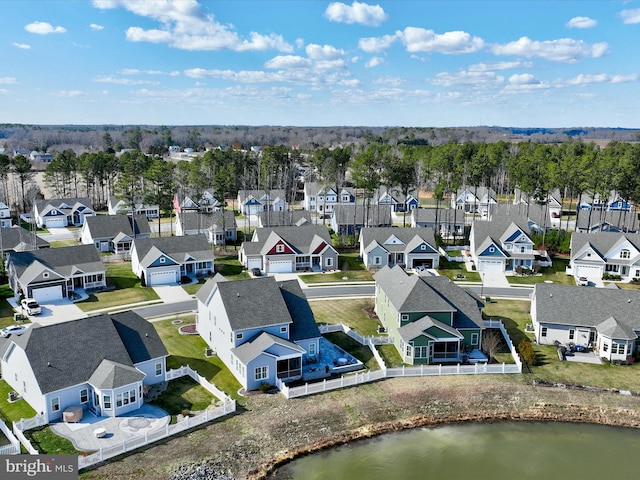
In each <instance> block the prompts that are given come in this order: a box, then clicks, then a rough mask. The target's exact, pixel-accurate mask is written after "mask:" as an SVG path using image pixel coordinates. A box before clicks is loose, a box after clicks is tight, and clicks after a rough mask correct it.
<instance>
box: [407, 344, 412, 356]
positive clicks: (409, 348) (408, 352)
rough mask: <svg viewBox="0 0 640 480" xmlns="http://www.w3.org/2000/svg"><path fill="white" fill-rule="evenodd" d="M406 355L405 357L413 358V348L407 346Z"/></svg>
mask: <svg viewBox="0 0 640 480" xmlns="http://www.w3.org/2000/svg"><path fill="white" fill-rule="evenodd" d="M406 354H407V357H411V356H413V347H412V346H411V345H409V344H407V348H406Z"/></svg>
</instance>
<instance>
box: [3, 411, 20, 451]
mask: <svg viewBox="0 0 640 480" xmlns="http://www.w3.org/2000/svg"><path fill="white" fill-rule="evenodd" d="M0 432H2V433H3V434H4V436H5V437H7V440H9V444H8V445H3V446H2V447H0V455H18V454H19V453H20V441H19V440H18V439H17V438H16V436H15V435H14V434H13V433H12V432H11V430H9V427H7V424H6V423H4V422H3V421H2V420H0Z"/></svg>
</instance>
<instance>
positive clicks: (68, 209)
mask: <svg viewBox="0 0 640 480" xmlns="http://www.w3.org/2000/svg"><path fill="white" fill-rule="evenodd" d="M95 214H96V212H95V210H94V209H93V205H92V204H91V201H90V200H89V198H88V197H82V198H52V199H49V200H40V201H37V202H35V203H34V205H33V216H34V218H35V221H36V225H37V226H38V228H60V227H70V226H76V227H80V226H82V224H83V223H84V219H85V218H86V217H91V216H93V215H95Z"/></svg>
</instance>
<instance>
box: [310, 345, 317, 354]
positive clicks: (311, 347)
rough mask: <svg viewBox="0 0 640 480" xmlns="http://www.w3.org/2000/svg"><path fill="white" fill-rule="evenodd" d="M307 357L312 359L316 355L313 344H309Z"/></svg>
mask: <svg viewBox="0 0 640 480" xmlns="http://www.w3.org/2000/svg"><path fill="white" fill-rule="evenodd" d="M309 355H310V356H312V357H315V355H316V344H315V343H310V344H309Z"/></svg>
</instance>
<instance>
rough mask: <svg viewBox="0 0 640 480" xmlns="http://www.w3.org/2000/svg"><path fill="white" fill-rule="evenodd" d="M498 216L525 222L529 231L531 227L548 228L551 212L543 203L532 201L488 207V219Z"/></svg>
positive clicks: (494, 218)
mask: <svg viewBox="0 0 640 480" xmlns="http://www.w3.org/2000/svg"><path fill="white" fill-rule="evenodd" d="M498 218H512V219H513V218H515V219H516V220H517V221H518V222H520V223H521V222H526V223H525V224H526V225H527V229H526V231H525V233H526V232H529V230H531V229H532V228H540V229H542V228H550V227H551V213H550V210H549V208H547V206H545V205H538V204H537V203H532V204H530V205H527V204H526V203H519V204H516V205H510V204H501V205H491V206H490V207H489V215H488V219H489V220H496V219H498Z"/></svg>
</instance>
